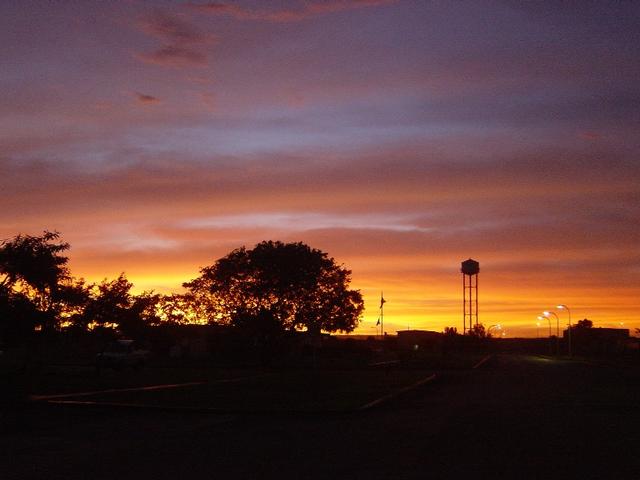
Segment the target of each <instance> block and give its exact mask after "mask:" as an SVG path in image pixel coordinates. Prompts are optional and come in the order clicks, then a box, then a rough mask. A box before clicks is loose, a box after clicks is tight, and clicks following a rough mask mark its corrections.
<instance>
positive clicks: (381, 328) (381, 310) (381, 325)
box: [380, 290, 384, 340]
mask: <svg viewBox="0 0 640 480" xmlns="http://www.w3.org/2000/svg"><path fill="white" fill-rule="evenodd" d="M380 337H381V338H382V339H383V340H384V293H383V292H382V290H380Z"/></svg>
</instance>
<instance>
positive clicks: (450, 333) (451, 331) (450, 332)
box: [444, 327, 458, 337]
mask: <svg viewBox="0 0 640 480" xmlns="http://www.w3.org/2000/svg"><path fill="white" fill-rule="evenodd" d="M444 334H445V335H446V336H447V337H455V336H456V335H457V334H458V329H457V328H456V327H444Z"/></svg>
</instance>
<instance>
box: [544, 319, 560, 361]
mask: <svg viewBox="0 0 640 480" xmlns="http://www.w3.org/2000/svg"><path fill="white" fill-rule="evenodd" d="M542 314H543V315H544V316H545V317H547V318H549V315H553V316H554V317H556V355H560V317H559V316H558V314H557V313H556V312H548V311H544V312H542Z"/></svg>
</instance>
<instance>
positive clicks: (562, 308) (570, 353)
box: [556, 304, 573, 358]
mask: <svg viewBox="0 0 640 480" xmlns="http://www.w3.org/2000/svg"><path fill="white" fill-rule="evenodd" d="M556 308H558V309H559V310H566V311H567V313H568V314H569V330H567V341H568V347H569V348H568V350H569V358H571V357H572V356H573V352H572V350H571V310H570V309H569V307H567V306H566V305H564V304H561V305H558V306H557V307H556Z"/></svg>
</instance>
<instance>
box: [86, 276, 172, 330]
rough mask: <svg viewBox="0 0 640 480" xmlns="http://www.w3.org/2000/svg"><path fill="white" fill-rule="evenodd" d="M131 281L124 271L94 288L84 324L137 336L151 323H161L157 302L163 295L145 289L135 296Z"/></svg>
mask: <svg viewBox="0 0 640 480" xmlns="http://www.w3.org/2000/svg"><path fill="white" fill-rule="evenodd" d="M132 287H133V283H131V282H130V281H129V280H127V278H126V277H125V275H124V273H121V274H120V276H118V278H116V279H115V280H111V281H108V280H106V279H105V280H103V281H102V282H101V283H100V284H99V285H97V286H95V287H94V291H93V294H92V297H91V299H90V300H89V302H88V303H87V306H86V308H85V309H84V312H83V320H82V321H83V323H84V325H87V326H91V327H96V326H99V327H106V328H113V329H117V330H119V331H120V332H122V333H124V334H126V335H129V336H133V337H138V336H140V335H142V334H143V333H144V330H145V329H146V328H147V327H148V326H151V325H155V324H158V323H159V322H160V318H159V317H158V315H157V305H158V303H159V300H160V295H157V294H154V293H152V292H144V293H142V294H140V295H137V296H136V295H132V294H131V288H132Z"/></svg>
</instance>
